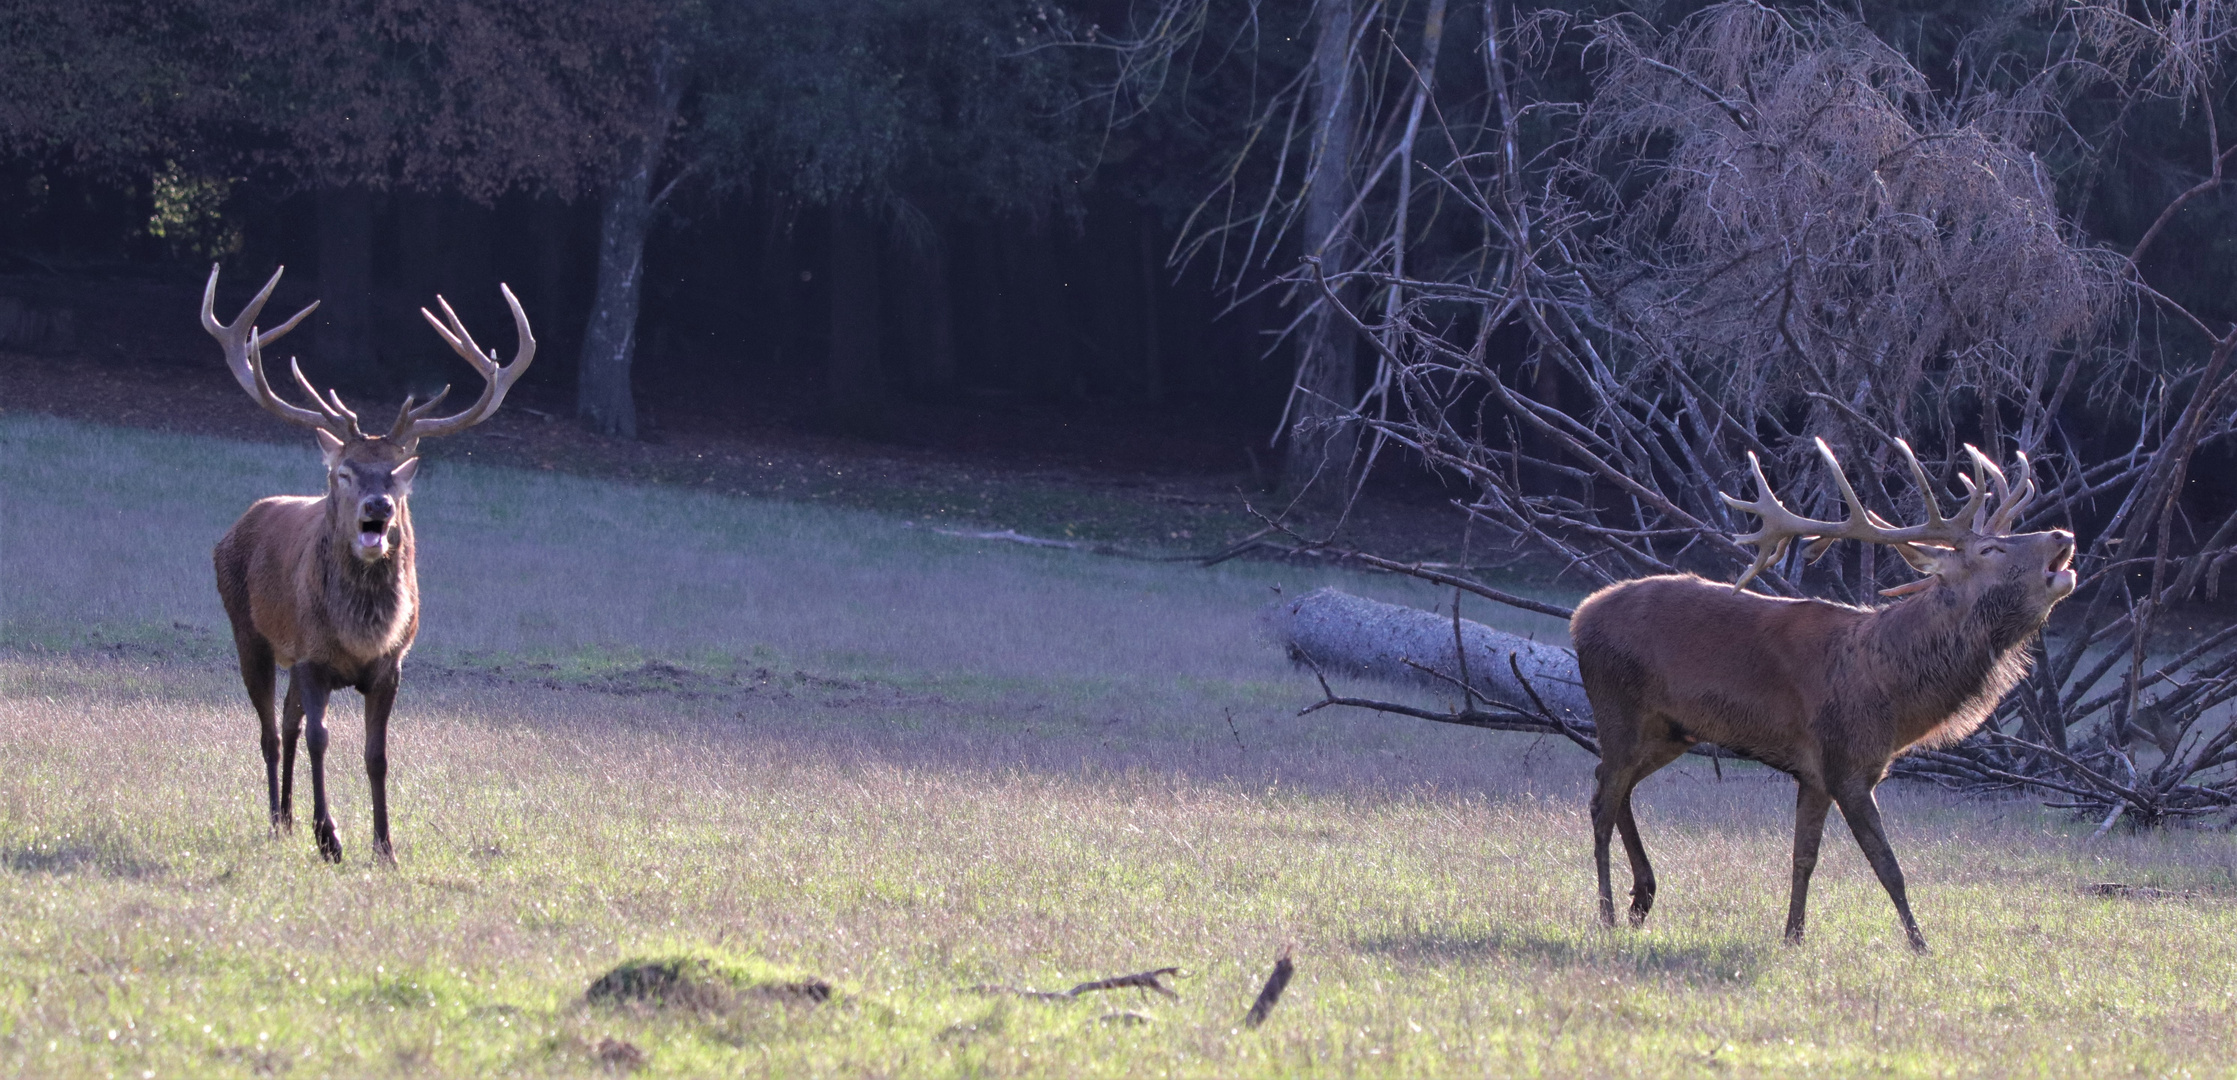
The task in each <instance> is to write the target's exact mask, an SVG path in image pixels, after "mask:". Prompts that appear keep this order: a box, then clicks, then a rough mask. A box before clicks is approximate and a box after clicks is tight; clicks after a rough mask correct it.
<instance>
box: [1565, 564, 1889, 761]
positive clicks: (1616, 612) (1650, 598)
mask: <svg viewBox="0 0 2237 1080" xmlns="http://www.w3.org/2000/svg"><path fill="white" fill-rule="evenodd" d="M1870 618H1871V612H1869V611H1866V610H1863V609H1860V608H1854V607H1850V606H1848V605H1845V604H1834V603H1828V602H1826V601H1822V600H1790V599H1783V598H1777V597H1767V596H1761V595H1758V594H1755V593H1735V592H1733V591H1732V590H1731V588H1730V587H1729V586H1726V585H1721V584H1717V583H1714V582H1709V581H1704V580H1702V579H1701V578H1698V577H1695V576H1693V575H1691V574H1678V575H1669V576H1663V577H1649V578H1640V579H1637V580H1634V581H1626V582H1621V583H1619V584H1615V585H1611V586H1609V587H1607V588H1605V589H1602V590H1600V591H1599V592H1596V593H1594V594H1592V595H1591V596H1589V597H1587V598H1585V601H1584V602H1583V603H1582V604H1579V605H1578V606H1577V612H1576V615H1575V616H1574V617H1573V618H1572V619H1571V620H1570V638H1571V641H1572V642H1573V643H1574V644H1575V646H1576V650H1577V669H1578V673H1579V675H1580V676H1581V678H1582V681H1583V683H1584V686H1585V692H1586V694H1587V695H1588V696H1589V697H1590V698H1591V699H1592V705H1593V716H1594V720H1595V723H1596V724H1598V725H1599V728H1600V731H1601V738H1602V739H1603V741H1605V740H1607V739H1608V738H1610V737H1611V734H1613V737H1615V738H1617V739H1619V740H1622V739H1626V738H1629V737H1631V736H1632V735H1633V733H1630V732H1625V731H1623V730H1622V729H1623V728H1624V727H1625V726H1626V725H1627V724H1638V723H1667V724H1673V725H1675V726H1676V727H1678V728H1679V729H1680V732H1681V737H1682V738H1685V739H1691V740H1696V741H1701V742H1713V743H1716V744H1717V745H1719V746H1728V747H1732V748H1733V749H1737V750H1744V751H1746V752H1748V753H1750V754H1752V755H1755V756H1757V757H1760V758H1763V759H1764V760H1766V761H1769V762H1772V763H1773V764H1778V765H1800V764H1802V762H1801V761H1799V760H1793V759H1796V758H1797V756H1798V755H1804V756H1807V755H1806V753H1805V751H1804V749H1803V748H1801V747H1798V746H1796V745H1795V744H1796V742H1797V740H1796V728H1797V726H1798V722H1799V721H1801V720H1802V718H1805V717H1811V716H1816V715H1819V714H1822V713H1823V712H1825V710H1826V706H1827V705H1828V703H1829V702H1831V701H1833V700H1834V699H1836V698H1837V697H1839V696H1840V695H1841V693H1842V688H1841V687H1840V686H1839V685H1838V680H1839V678H1840V676H1841V673H1840V672H1839V671H1838V670H1836V668H1835V665H1833V664H1832V663H1831V662H1830V661H1831V658H1832V657H1833V656H1835V655H1836V654H1838V653H1839V652H1840V651H1842V649H1843V648H1844V645H1845V644H1846V643H1847V642H1849V641H1851V640H1852V639H1853V638H1854V637H1855V636H1856V633H1857V631H1858V629H1859V627H1860V626H1861V625H1862V624H1863V623H1864V622H1865V621H1866V620H1868V619H1870ZM1611 725H1614V727H1615V728H1616V729H1617V730H1616V731H1614V732H1613V733H1611V730H1610V728H1611Z"/></svg>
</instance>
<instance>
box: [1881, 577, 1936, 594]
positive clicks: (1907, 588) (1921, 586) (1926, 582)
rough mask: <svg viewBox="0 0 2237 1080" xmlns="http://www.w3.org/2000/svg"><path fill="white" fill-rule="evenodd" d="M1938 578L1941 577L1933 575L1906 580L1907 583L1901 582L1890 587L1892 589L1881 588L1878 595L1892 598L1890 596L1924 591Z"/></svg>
mask: <svg viewBox="0 0 2237 1080" xmlns="http://www.w3.org/2000/svg"><path fill="white" fill-rule="evenodd" d="M1939 580H1941V579H1940V578H1935V577H1922V578H1920V579H1918V580H1917V581H1913V582H1908V583H1906V584H1902V585H1897V586H1896V587H1894V588H1892V589H1881V590H1880V595H1881V596H1885V597H1889V598H1891V599H1892V598H1894V597H1898V596H1909V595H1911V594H1912V593H1916V592H1925V591H1926V590H1927V589H1928V588H1930V587H1931V586H1933V584H1934V583H1935V582H1936V581H1939Z"/></svg>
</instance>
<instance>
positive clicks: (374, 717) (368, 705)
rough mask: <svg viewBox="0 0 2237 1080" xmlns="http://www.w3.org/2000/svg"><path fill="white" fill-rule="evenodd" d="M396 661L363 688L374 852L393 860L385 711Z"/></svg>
mask: <svg viewBox="0 0 2237 1080" xmlns="http://www.w3.org/2000/svg"><path fill="white" fill-rule="evenodd" d="M399 674H401V673H400V672H398V671H397V669H396V667H395V665H393V664H392V665H390V666H389V668H388V670H387V671H386V672H384V673H382V674H380V675H377V676H375V677H374V679H373V682H372V683H371V684H370V687H369V688H368V689H367V690H366V691H365V778H366V779H367V780H368V781H370V782H371V784H372V788H373V854H374V855H375V856H377V857H378V858H379V859H380V860H381V861H382V862H385V863H390V864H394V863H395V862H396V853H395V850H394V849H393V848H392V847H390V845H389V842H388V713H389V710H390V709H391V708H393V707H394V706H395V704H396V683H397V678H398V676H399Z"/></svg>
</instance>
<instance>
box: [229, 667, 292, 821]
mask: <svg viewBox="0 0 2237 1080" xmlns="http://www.w3.org/2000/svg"><path fill="white" fill-rule="evenodd" d="M233 644H234V647H235V649H236V650H237V651H238V652H239V653H240V655H241V684H242V685H243V686H246V687H247V688H248V691H249V704H250V705H251V706H253V707H254V708H255V709H256V721H257V727H258V736H259V737H258V740H257V742H258V747H259V749H261V750H263V751H264V795H265V801H266V803H267V805H268V807H269V809H270V811H271V825H272V835H273V836H278V835H279V834H280V814H281V809H280V776H279V770H280V736H279V731H278V729H277V728H275V727H274V726H273V723H272V685H273V681H274V680H275V679H277V678H278V676H279V670H278V668H277V667H276V666H275V664H274V662H273V660H272V647H271V646H270V645H267V644H265V643H264V641H263V640H262V639H261V638H250V637H242V636H238V635H236V636H235V638H234V639H233Z"/></svg>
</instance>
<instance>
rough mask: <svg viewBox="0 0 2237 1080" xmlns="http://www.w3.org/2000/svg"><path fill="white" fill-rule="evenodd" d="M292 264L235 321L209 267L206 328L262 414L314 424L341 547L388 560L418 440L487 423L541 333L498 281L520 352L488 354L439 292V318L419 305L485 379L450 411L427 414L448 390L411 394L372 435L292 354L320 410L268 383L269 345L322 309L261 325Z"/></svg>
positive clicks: (368, 558) (299, 379)
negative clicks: (462, 405)
mask: <svg viewBox="0 0 2237 1080" xmlns="http://www.w3.org/2000/svg"><path fill="white" fill-rule="evenodd" d="M286 271H287V268H286V267H284V266H283V267H281V268H279V269H277V270H274V271H273V272H272V277H271V280H269V281H266V282H265V283H264V288H263V289H262V290H261V291H259V292H258V293H257V294H256V298H255V299H253V300H250V301H249V303H248V306H247V307H245V308H243V309H241V314H240V315H239V317H237V318H235V319H234V320H233V322H232V323H231V324H226V323H221V322H219V321H218V319H217V314H216V312H215V310H214V306H215V304H216V300H217V279H218V268H217V267H216V266H214V265H213V266H211V267H210V280H209V284H208V285H206V286H204V288H203V290H202V328H203V329H204V330H207V331H209V334H210V336H211V337H214V338H216V339H217V340H218V344H219V345H221V346H223V347H224V349H225V362H226V366H227V367H229V368H231V369H232V371H233V378H234V380H235V381H237V382H239V383H240V384H241V389H243V390H245V391H247V392H248V395H249V397H250V398H251V399H252V400H254V401H255V402H256V403H257V404H258V405H261V406H263V408H264V410H265V411H266V412H269V413H271V414H272V415H274V416H277V417H279V418H280V419H282V420H285V421H287V422H288V423H290V424H294V425H296V426H298V427H306V428H310V429H311V430H312V432H313V433H314V434H315V435H316V436H317V437H318V443H319V449H320V451H321V452H322V454H323V455H324V457H325V460H326V503H327V519H328V523H329V525H330V528H331V532H332V534H333V536H334V537H335V540H336V542H337V543H339V544H344V545H346V546H347V550H348V551H349V553H350V555H351V556H352V557H353V558H355V559H357V560H358V561H359V562H362V563H376V562H380V561H382V560H384V559H388V558H390V557H392V556H393V555H394V554H395V553H396V551H397V549H398V546H399V545H400V544H402V543H403V542H404V537H405V535H406V533H407V531H408V530H409V528H410V524H409V522H410V518H409V516H408V515H407V514H406V513H405V512H404V509H405V500H406V499H407V498H408V497H409V496H410V495H411V491H412V477H413V475H414V474H415V473H416V472H417V471H418V469H419V458H418V456H417V455H418V452H419V441H420V440H421V439H426V438H433V437H436V436H441V435H451V434H455V433H457V432H460V431H464V430H465V429H467V428H470V427H472V426H474V425H475V424H478V423H481V422H482V421H483V420H486V419H488V418H489V416H490V414H492V413H494V412H496V411H497V407H498V406H499V405H502V404H504V401H505V392H506V391H508V390H510V389H512V386H513V383H514V382H516V381H518V380H519V378H520V376H521V373H522V372H524V371H526V370H528V365H529V363H530V362H531V361H532V360H534V359H535V356H536V338H535V337H534V335H532V334H531V333H530V332H529V329H528V316H527V315H526V314H525V313H523V312H522V311H521V307H520V301H519V300H518V299H516V298H514V296H513V291H512V289H510V288H507V287H506V286H503V285H499V286H498V289H499V291H501V292H502V293H504V296H505V303H506V304H507V305H508V306H509V307H511V308H512V312H513V327H514V329H515V330H516V331H517V332H518V333H519V335H520V347H519V351H518V352H516V353H515V354H514V356H513V362H512V363H510V364H506V365H504V366H502V367H500V366H498V363H497V354H496V353H495V352H491V353H489V354H487V355H484V354H483V353H482V350H481V346H480V345H478V344H476V343H475V341H474V337H473V335H472V334H469V333H467V332H466V325H465V324H464V323H463V322H461V321H459V318H458V313H457V312H455V311H452V310H451V306H450V303H449V302H448V301H445V300H444V299H443V298H442V297H441V296H437V297H436V298H435V303H436V306H438V307H440V308H442V310H443V317H442V318H440V319H438V318H436V317H435V315H434V313H432V312H430V311H428V310H427V309H426V308H421V309H419V313H420V315H421V316H422V317H424V318H425V319H426V320H427V322H428V325H430V326H432V327H434V328H435V332H436V333H437V334H439V335H441V336H442V339H443V341H444V342H445V343H447V344H449V345H450V347H451V350H452V351H453V352H456V353H457V354H458V355H459V357H460V358H461V359H463V360H465V361H466V362H467V363H468V364H471V365H473V367H474V370H475V371H477V372H479V373H480V374H481V376H482V379H483V386H482V394H481V397H480V399H479V400H477V401H475V402H474V404H473V405H472V406H471V407H469V408H468V409H466V410H465V411H463V412H459V413H456V414H453V415H451V416H445V417H439V418H437V417H431V416H430V414H432V413H433V412H434V411H435V408H436V406H438V405H440V404H442V401H443V399H444V398H445V397H447V396H449V394H450V387H448V386H445V387H443V389H442V390H441V391H439V392H438V393H436V395H435V396H434V397H432V398H429V399H428V400H427V402H426V403H425V404H419V403H417V402H416V400H415V399H414V398H413V397H406V398H405V399H404V405H403V407H402V408H400V409H398V410H397V413H396V422H395V423H394V424H391V425H390V426H389V429H388V431H387V432H386V433H384V434H379V435H368V434H366V433H365V432H364V430H363V429H361V428H359V427H358V423H357V413H355V412H354V411H352V410H351V409H350V408H349V406H347V405H345V404H343V403H342V396H341V395H340V394H338V393H336V392H334V391H333V390H331V389H329V390H328V391H327V392H326V393H325V394H324V395H321V394H320V393H319V392H318V390H317V389H315V388H313V387H312V386H311V383H310V380H309V379H306V378H304V377H303V367H302V365H301V364H298V363H296V362H295V361H294V360H293V359H290V360H289V361H288V368H289V371H290V373H291V374H293V375H294V376H295V384H296V386H298V387H300V388H301V389H302V391H303V394H304V395H305V396H306V397H308V398H310V400H311V404H312V405H314V406H316V408H315V409H305V408H302V407H301V406H298V405H294V404H291V403H289V402H287V401H285V400H283V399H281V398H280V396H279V395H278V394H276V393H274V392H273V390H272V384H271V382H270V381H269V380H268V379H266V378H265V375H264V346H266V345H269V344H271V343H272V342H273V341H276V340H278V339H279V338H280V337H281V336H282V335H284V334H286V333H287V332H288V331H290V330H293V329H295V327H296V325H297V324H298V323H301V322H302V321H303V320H304V318H305V317H307V316H309V315H310V313H311V312H313V311H316V310H318V303H317V302H316V301H313V302H312V303H311V304H310V306H308V307H306V308H304V309H303V310H301V311H298V312H296V313H295V317H294V318H291V319H289V320H287V321H286V322H284V323H281V324H280V325H279V326H278V327H277V328H275V329H273V330H271V331H268V332H261V333H260V332H259V331H258V330H257V327H256V317H257V316H258V315H259V314H260V313H262V312H263V310H264V303H265V301H267V300H269V299H271V297H272V290H273V289H274V288H275V287H277V286H278V285H279V283H280V275H281V274H283V273H286Z"/></svg>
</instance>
